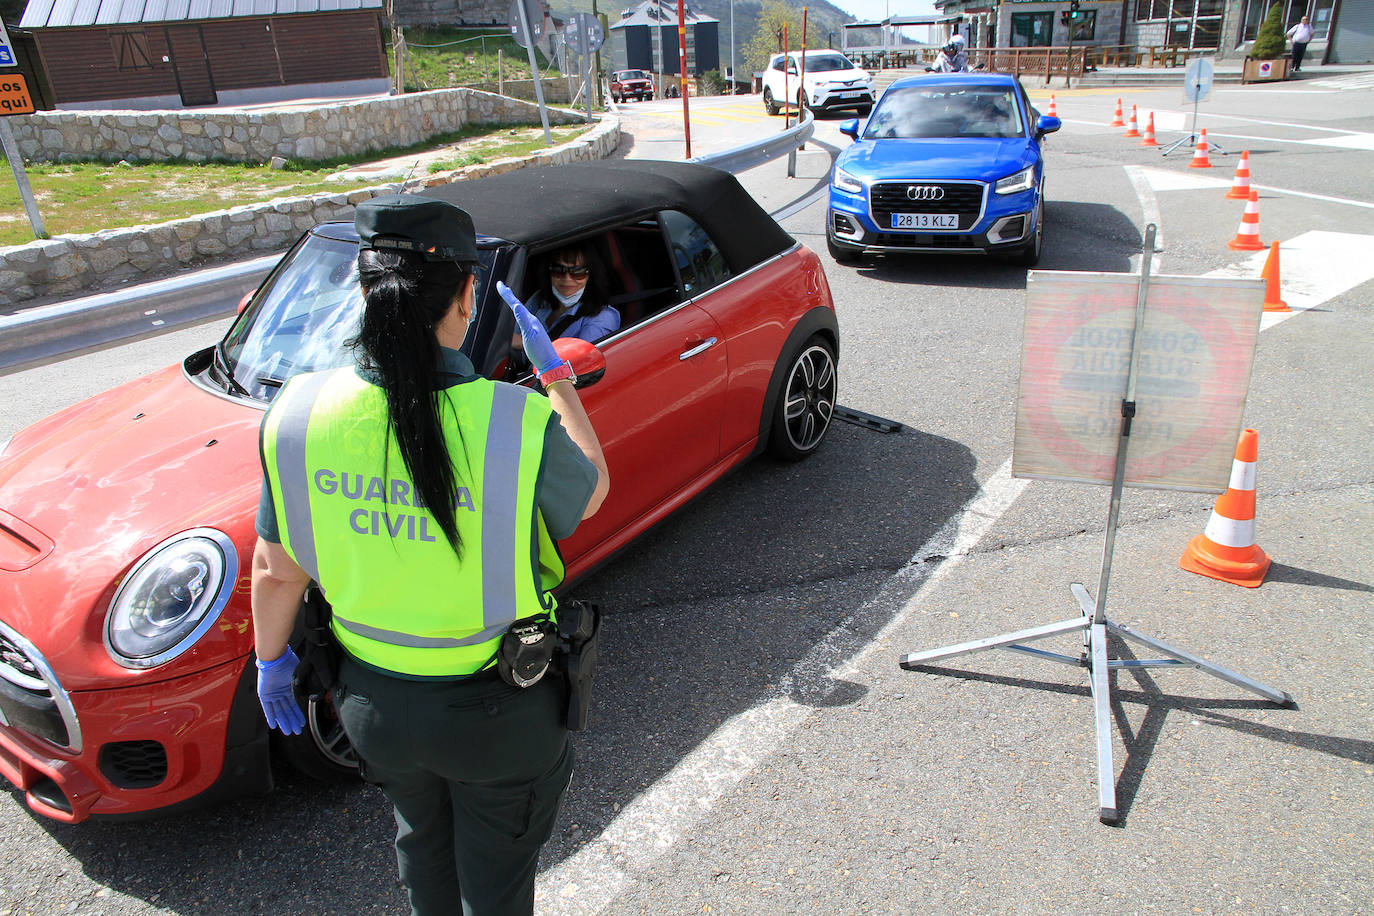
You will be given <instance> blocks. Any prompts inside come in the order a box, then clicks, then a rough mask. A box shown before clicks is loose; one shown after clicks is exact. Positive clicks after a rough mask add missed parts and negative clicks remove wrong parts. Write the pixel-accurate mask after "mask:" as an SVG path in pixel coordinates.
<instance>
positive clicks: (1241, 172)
mask: <svg viewBox="0 0 1374 916" xmlns="http://www.w3.org/2000/svg"><path fill="white" fill-rule="evenodd" d="M1226 197H1227V199H1228V200H1249V199H1250V151H1249V150H1245V151H1244V152H1242V153H1241V154H1240V162H1237V163H1236V177H1235V178H1233V179H1232V180H1231V190H1229V191H1227V192H1226Z"/></svg>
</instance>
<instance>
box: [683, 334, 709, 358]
mask: <svg viewBox="0 0 1374 916" xmlns="http://www.w3.org/2000/svg"><path fill="white" fill-rule="evenodd" d="M715 345H716V339H715V338H714V337H708V338H706V339H705V340H703V341H702V342H701V343H699V344H697V345H696V346H695V347H693V348H692V349H690V350H684V351H683V352H681V353H679V354H678V356H677V358H678V362H682V361H683V360H688V359H691V358H692V357H693V356H696V355H697V354H698V353H705V352H706V351H707V350H709V349H711V348H712V347H714V346H715Z"/></svg>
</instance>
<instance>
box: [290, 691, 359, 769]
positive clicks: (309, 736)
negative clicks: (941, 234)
mask: <svg viewBox="0 0 1374 916" xmlns="http://www.w3.org/2000/svg"><path fill="white" fill-rule="evenodd" d="M302 705H303V706H305V729H304V730H303V731H302V732H301V733H300V734H299V735H283V734H281V733H280V732H276V731H274V732H273V733H272V737H273V739H274V740H275V741H276V742H277V745H276V746H277V750H279V751H280V752H281V755H282V758H283V759H285V760H286V762H287V763H289V764H291V766H292V767H293V768H294V769H296V770H299V771H300V772H301V773H304V774H305V775H306V776H309V777H310V778H312V779H318V780H320V781H322V782H342V781H346V780H353V779H357V778H358V754H357V752H356V751H354V750H353V744H352V742H350V741H349V740H348V735H347V734H345V733H344V730H343V724H342V723H341V722H340V721H339V716H338V713H337V712H336V711H335V708H334V698H333V697H332V696H330V695H329V694H324V695H315V696H312V697H310V699H309V702H306V703H303V704H302Z"/></svg>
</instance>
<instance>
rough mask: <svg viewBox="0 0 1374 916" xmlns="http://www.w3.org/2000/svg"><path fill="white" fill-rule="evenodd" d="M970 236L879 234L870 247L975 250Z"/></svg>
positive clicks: (924, 233)
mask: <svg viewBox="0 0 1374 916" xmlns="http://www.w3.org/2000/svg"><path fill="white" fill-rule="evenodd" d="M973 242H974V236H971V235H937V234H934V233H926V232H903V233H900V234H898V233H895V232H880V233H878V234H877V235H876V236H874V237H873V238H872V240H870V241H869V244H870V245H874V246H877V247H880V248H882V247H886V248H977V247H978V246H977V245H975V244H974V243H973Z"/></svg>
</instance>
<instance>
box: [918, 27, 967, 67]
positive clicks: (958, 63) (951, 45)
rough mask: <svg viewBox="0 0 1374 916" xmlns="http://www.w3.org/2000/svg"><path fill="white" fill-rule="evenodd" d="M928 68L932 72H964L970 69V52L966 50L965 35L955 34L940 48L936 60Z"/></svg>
mask: <svg viewBox="0 0 1374 916" xmlns="http://www.w3.org/2000/svg"><path fill="white" fill-rule="evenodd" d="M926 70H927V71H929V72H931V73H963V72H966V71H967V70H968V54H967V53H966V52H965V51H964V36H962V35H959V34H957V33H956V34H955V35H954V36H953V37H952V38H950V40H949V42H948V43H947V44H946V45H945V46H944V47H943V48H941V49H940V53H939V54H938V55H936V58H935V62H934V63H933V64H931V65H930V66H929V67H926Z"/></svg>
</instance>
